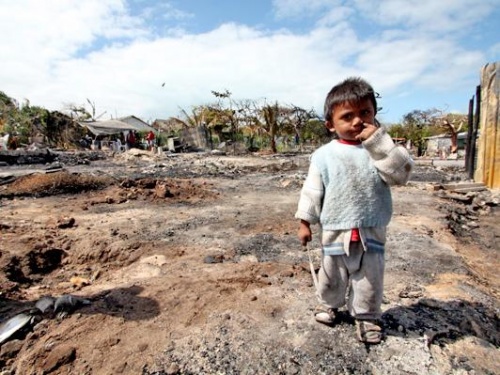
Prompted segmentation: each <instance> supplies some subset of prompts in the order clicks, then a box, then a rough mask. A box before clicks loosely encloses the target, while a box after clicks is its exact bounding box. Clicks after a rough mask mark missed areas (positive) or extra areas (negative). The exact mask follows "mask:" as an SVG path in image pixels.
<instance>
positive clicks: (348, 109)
mask: <svg viewBox="0 0 500 375" xmlns="http://www.w3.org/2000/svg"><path fill="white" fill-rule="evenodd" d="M364 123H366V124H372V125H374V124H375V108H373V103H372V102H371V100H370V99H365V100H360V101H358V102H352V103H351V102H344V103H341V104H337V105H334V106H333V115H332V121H331V122H329V121H327V122H326V127H327V128H328V130H329V131H330V132H332V133H333V132H336V133H337V135H338V136H339V138H340V139H345V140H347V141H355V140H356V136H357V135H359V134H360V133H361V132H362V131H363V128H364V125H363V124H364Z"/></svg>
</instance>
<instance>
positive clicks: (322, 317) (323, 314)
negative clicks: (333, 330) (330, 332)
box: [314, 305, 337, 325]
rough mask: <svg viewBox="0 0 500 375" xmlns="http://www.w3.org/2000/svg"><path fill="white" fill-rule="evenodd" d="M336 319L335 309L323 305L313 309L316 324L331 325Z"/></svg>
mask: <svg viewBox="0 0 500 375" xmlns="http://www.w3.org/2000/svg"><path fill="white" fill-rule="evenodd" d="M336 317H337V309H333V308H331V307H326V306H323V305H318V306H316V308H315V309H314V319H316V321H317V322H319V323H323V324H328V325H332V324H334V322H335V318H336Z"/></svg>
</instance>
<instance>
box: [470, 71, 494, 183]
mask: <svg viewBox="0 0 500 375" xmlns="http://www.w3.org/2000/svg"><path fill="white" fill-rule="evenodd" d="M499 97H500V62H495V63H492V64H487V65H485V66H483V68H482V69H481V116H480V125H479V132H480V135H479V140H478V149H477V166H476V171H475V174H474V180H475V181H476V182H483V183H484V184H485V185H486V186H488V187H489V188H492V189H497V188H500V129H499V127H500V101H499Z"/></svg>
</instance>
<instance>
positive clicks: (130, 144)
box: [126, 130, 136, 150]
mask: <svg viewBox="0 0 500 375" xmlns="http://www.w3.org/2000/svg"><path fill="white" fill-rule="evenodd" d="M135 140H136V138H135V132H134V131H133V130H129V132H128V133H127V140H126V141H127V150H130V149H131V148H134V147H135Z"/></svg>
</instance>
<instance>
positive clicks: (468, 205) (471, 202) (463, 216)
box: [436, 185, 500, 237]
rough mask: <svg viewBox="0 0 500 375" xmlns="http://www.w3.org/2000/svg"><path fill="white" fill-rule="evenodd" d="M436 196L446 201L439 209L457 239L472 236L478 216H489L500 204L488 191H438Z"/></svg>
mask: <svg viewBox="0 0 500 375" xmlns="http://www.w3.org/2000/svg"><path fill="white" fill-rule="evenodd" d="M457 186H458V185H457ZM436 195H437V196H439V197H440V198H443V199H445V200H446V203H445V204H442V205H441V206H440V209H441V210H443V211H444V212H446V220H447V221H448V228H449V229H450V231H451V232H452V233H453V234H454V235H456V236H459V237H469V236H473V235H474V230H475V229H477V228H479V226H480V224H479V219H480V216H485V215H488V214H490V213H491V211H492V210H493V209H495V208H496V207H498V204H499V202H500V200H499V198H498V197H497V196H495V195H494V194H493V193H492V192H491V191H489V190H483V191H464V192H456V191H455V192H450V191H447V190H439V191H437V192H436Z"/></svg>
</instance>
